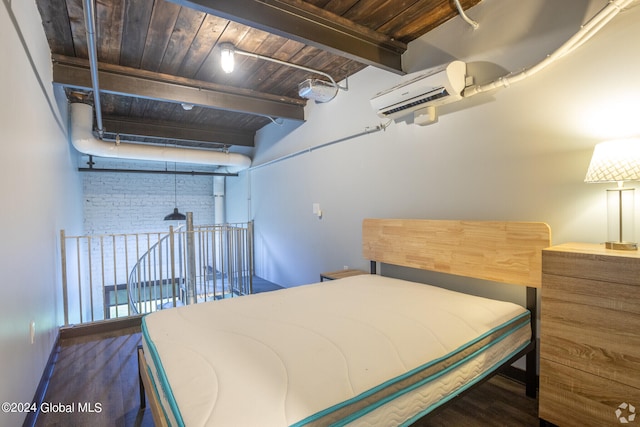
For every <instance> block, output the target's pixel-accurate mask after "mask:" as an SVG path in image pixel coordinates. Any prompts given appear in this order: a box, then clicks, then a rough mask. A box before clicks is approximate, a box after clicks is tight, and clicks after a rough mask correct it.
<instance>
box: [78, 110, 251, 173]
mask: <svg viewBox="0 0 640 427" xmlns="http://www.w3.org/2000/svg"><path fill="white" fill-rule="evenodd" d="M71 143H72V144H73V146H74V147H75V148H76V150H78V151H80V152H81V153H84V154H88V155H92V156H99V157H109V158H116V159H131V160H149V161H158V162H177V163H192V164H199V165H211V166H219V167H220V168H221V169H223V170H222V172H227V173H237V172H240V171H242V170H245V169H247V168H248V167H249V166H251V159H250V158H249V157H247V156H245V155H243V154H238V153H223V152H220V151H209V150H197V149H193V148H179V147H164V146H156V145H143V144H129V143H124V142H121V143H119V144H117V143H110V142H104V141H101V140H99V139H97V138H96V137H95V136H94V135H93V107H92V106H91V105H88V104H83V103H72V104H71Z"/></svg>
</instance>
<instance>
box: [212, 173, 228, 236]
mask: <svg viewBox="0 0 640 427" xmlns="http://www.w3.org/2000/svg"><path fill="white" fill-rule="evenodd" d="M224 184H225V177H224V176H214V177H213V209H214V216H213V222H214V224H224V223H225V222H227V221H226V218H225V210H226V209H225V206H224V193H225V188H224Z"/></svg>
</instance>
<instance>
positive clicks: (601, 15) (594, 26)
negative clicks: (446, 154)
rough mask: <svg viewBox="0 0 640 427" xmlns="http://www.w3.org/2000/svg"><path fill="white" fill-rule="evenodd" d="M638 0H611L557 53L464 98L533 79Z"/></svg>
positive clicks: (476, 88) (470, 89) (469, 91)
mask: <svg viewBox="0 0 640 427" xmlns="http://www.w3.org/2000/svg"><path fill="white" fill-rule="evenodd" d="M635 1H637V0H611V1H609V3H608V4H607V5H606V6H605V7H604V8H602V10H600V12H598V13H597V14H596V15H595V16H594V17H593V18H591V20H590V21H589V22H587V23H586V24H584V25H583V26H582V27H581V28H580V30H579V31H578V32H577V33H576V34H574V35H573V37H571V38H570V39H569V40H567V41H566V42H565V43H564V44H563V45H562V46H560V47H559V48H558V49H557V50H556V51H555V52H553V53H552V54H551V55H549V56H547V57H546V58H545V59H544V60H542V61H541V62H539V63H538V64H536V65H534V66H533V67H531V68H529V69H527V70H524V71H521V72H519V73H516V74H512V75H507V76H504V77H501V78H499V79H498V80H495V81H493V82H491V83H487V84H485V85H480V86H471V87H468V88H467V89H465V91H464V97H465V98H468V97H470V96H473V95H477V94H479V93H482V92H486V91H489V90H493V89H497V88H500V87H509V86H510V85H512V84H513V83H517V82H519V81H521V80H524V79H526V78H527V77H531V76H532V75H534V74H536V73H537V72H538V71H541V70H543V69H544V68H546V67H548V66H549V65H551V64H553V63H554V62H555V61H557V60H558V59H560V58H562V57H563V56H565V55H567V54H569V53H571V52H573V51H574V50H575V49H577V48H578V47H580V46H582V44H584V43H585V42H586V41H587V40H589V39H590V38H591V37H593V36H594V35H595V34H596V33H597V32H598V31H600V29H602V27H604V26H605V25H606V24H607V23H608V22H609V21H611V20H612V19H613V18H614V17H615V16H616V15H617V14H618V13H620V11H621V10H622V9H624V8H625V7H627V6H629V5H630V4H631V3H633V2H635Z"/></svg>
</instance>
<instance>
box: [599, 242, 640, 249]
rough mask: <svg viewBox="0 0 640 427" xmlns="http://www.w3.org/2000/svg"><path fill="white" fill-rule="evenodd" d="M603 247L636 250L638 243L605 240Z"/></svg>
mask: <svg viewBox="0 0 640 427" xmlns="http://www.w3.org/2000/svg"><path fill="white" fill-rule="evenodd" d="M604 247H605V248H607V249H615V250H617V251H637V250H638V244H637V243H635V242H606V243H605V244H604Z"/></svg>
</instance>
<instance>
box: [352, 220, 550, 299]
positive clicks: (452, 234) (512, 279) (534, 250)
mask: <svg viewBox="0 0 640 427" xmlns="http://www.w3.org/2000/svg"><path fill="white" fill-rule="evenodd" d="M550 245H551V230H550V229H549V226H548V225H547V224H545V223H542V222H511V221H449V220H419V219H365V220H364V222H363V224H362V252H363V255H364V257H365V258H366V259H368V260H371V261H377V262H382V263H386V264H394V265H400V266H404V267H412V268H418V269H421V270H431V271H438V272H442V273H449V274H456V275H459V276H467V277H475V278H478V279H484V280H491V281H495V282H502V283H511V284H517V285H524V286H530V287H535V288H539V287H540V286H541V276H542V271H541V270H542V249H544V248H547V247H549V246H550Z"/></svg>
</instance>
